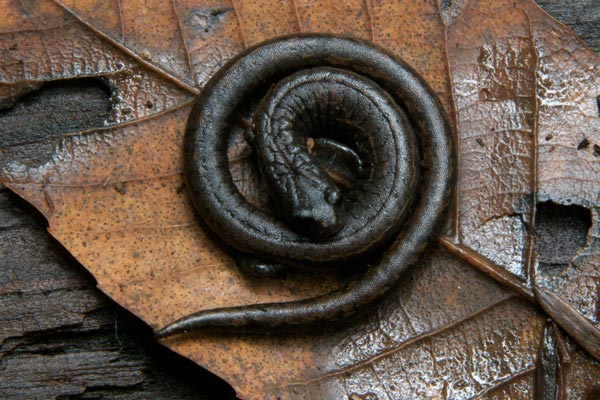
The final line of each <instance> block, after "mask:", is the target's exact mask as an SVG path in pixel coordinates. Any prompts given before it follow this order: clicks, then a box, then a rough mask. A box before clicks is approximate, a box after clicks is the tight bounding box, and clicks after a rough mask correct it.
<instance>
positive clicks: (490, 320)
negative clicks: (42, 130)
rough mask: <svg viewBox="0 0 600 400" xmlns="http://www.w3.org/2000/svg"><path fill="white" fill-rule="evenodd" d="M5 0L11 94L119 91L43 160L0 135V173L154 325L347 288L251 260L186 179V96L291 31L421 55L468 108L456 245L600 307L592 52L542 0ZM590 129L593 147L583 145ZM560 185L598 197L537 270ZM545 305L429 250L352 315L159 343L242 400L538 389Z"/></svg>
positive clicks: (446, 90)
mask: <svg viewBox="0 0 600 400" xmlns="http://www.w3.org/2000/svg"><path fill="white" fill-rule="evenodd" d="M2 3H3V4H2V6H1V7H2V9H3V10H7V11H6V18H5V19H4V20H3V21H1V22H0V54H2V57H1V58H0V78H1V79H0V100H6V99H13V100H11V101H14V99H15V98H16V97H18V96H19V95H21V94H22V93H25V92H27V91H29V90H31V88H33V87H37V86H39V85H40V84H41V83H43V82H47V81H53V80H59V79H68V78H73V77H78V76H84V75H85V76H98V77H102V78H103V79H106V80H107V81H108V82H109V84H110V86H111V87H112V88H113V91H114V93H115V94H116V96H115V103H114V108H113V114H112V117H111V119H110V120H109V121H107V126H106V127H105V128H101V129H94V130H90V131H86V132H74V133H73V132H64V135H63V137H62V138H61V139H60V141H59V143H57V145H56V148H55V151H54V154H53V156H52V158H51V160H50V161H48V162H47V163H45V164H44V165H36V166H32V165H24V164H20V163H17V162H11V160H9V159H6V158H4V157H6V156H7V155H9V154H10V153H9V152H7V151H6V149H0V154H2V155H3V158H2V164H3V170H2V182H3V183H4V184H5V185H6V186H8V187H9V188H11V189H12V190H14V191H15V192H16V193H18V194H19V195H21V196H22V197H24V198H25V199H27V200H28V201H29V202H31V203H32V204H33V205H34V206H35V207H37V208H38V209H39V210H40V211H41V212H42V213H43V214H44V215H45V216H46V218H47V219H48V223H49V231H50V233H51V234H52V235H53V236H54V237H55V238H56V239H57V240H59V241H60V242H61V243H62V244H63V245H64V246H65V247H66V248H67V249H68V250H69V251H70V252H71V253H72V254H73V255H74V256H75V257H76V258H77V259H78V260H79V261H80V262H81V263H82V264H83V265H84V266H85V267H86V268H87V269H88V270H89V271H90V272H91V273H92V274H93V275H94V276H95V278H96V279H97V281H98V286H99V288H100V289H101V290H103V291H104V292H105V293H107V294H108V295H109V296H110V297H112V298H113V299H114V300H116V301H117V302H118V303H119V304H121V305H122V306H124V307H126V308H127V309H128V310H130V311H132V312H133V313H135V314H136V315H137V316H139V317H140V318H142V319H143V320H144V321H146V322H147V323H148V324H149V325H151V326H153V327H155V328H156V327H160V326H163V325H164V324H166V323H167V322H170V321H172V320H174V319H176V318H178V317H181V316H184V315H186V314H189V313H192V312H194V311H198V310H200V309H210V308H214V307H220V306H230V305H241V304H253V303H260V302H267V301H285V300H291V299H300V298H305V297H311V296H314V295H315V294H319V293H323V292H327V291H330V290H332V289H333V288H335V287H337V286H338V285H339V278H338V277H337V276H335V275H334V276H325V277H321V276H319V277H317V276H311V275H302V274H294V275H293V276H290V277H287V278H286V279H284V280H281V279H270V280H262V281H260V280H256V279H250V278H248V277H247V276H245V275H242V274H241V273H240V272H239V271H238V269H237V268H236V265H235V263H234V260H233V259H232V258H231V257H230V256H229V255H228V254H227V253H226V252H225V251H224V250H223V249H222V248H221V247H220V246H219V245H218V244H215V243H213V242H212V241H211V239H210V238H209V237H208V236H207V235H206V232H205V231H204V230H203V228H202V227H201V226H200V225H199V224H198V221H197V219H196V215H195V212H194V210H193V208H192V207H191V204H190V202H189V199H188V196H187V193H186V191H185V190H183V189H182V188H183V180H182V175H181V169H182V162H181V158H182V150H181V145H182V136H183V130H184V126H185V120H186V118H187V114H188V112H189V109H190V103H191V101H192V100H193V98H194V96H195V95H196V94H197V93H198V91H199V90H200V89H201V88H202V86H203V85H204V84H205V83H206V81H207V80H208V78H209V77H210V76H211V75H212V74H213V73H214V72H215V71H216V70H217V69H218V68H219V67H220V66H221V65H222V64H223V63H224V62H226V61H227V60H228V59H230V58H231V57H232V56H233V55H235V54H237V53H238V52H239V51H240V50H242V49H243V48H244V47H246V46H250V45H253V44H255V43H258V42H261V41H263V40H265V39H268V38H271V37H275V36H279V35H283V34H290V33H296V32H333V33H340V34H345V35H350V36H354V37H360V38H363V39H367V40H372V41H374V42H375V43H378V44H380V45H382V46H384V47H386V48H388V49H390V50H391V51H393V52H394V53H395V54H397V55H398V56H399V57H401V58H403V59H405V60H406V61H407V62H409V63H410V64H412V65H413V66H414V67H415V68H416V69H417V70H418V71H419V72H420V73H421V74H422V75H423V76H424V77H425V78H426V80H427V81H428V82H430V84H431V85H432V87H433V88H434V89H435V91H436V92H437V93H438V95H439V96H440V98H441V100H442V102H443V104H444V106H445V107H446V110H447V111H448V113H449V115H451V116H452V118H453V119H455V120H456V123H457V136H458V140H457V142H458V150H459V162H460V170H459V183H458V185H459V189H458V195H457V197H458V201H457V209H456V212H455V215H454V216H453V224H452V226H453V232H452V233H453V235H452V238H453V240H455V241H456V242H457V243H459V244H462V245H466V246H468V247H470V248H472V249H474V250H476V251H478V252H480V253H481V254H483V255H485V256H486V257H488V258H489V259H491V260H492V261H494V262H495V263H496V264H498V265H500V266H502V267H503V268H505V270H506V272H508V273H510V274H512V275H513V276H514V277H515V279H519V280H521V281H522V283H523V285H529V286H531V284H532V282H536V283H537V284H538V285H540V286H544V287H547V288H549V289H552V290H554V291H555V292H556V293H557V294H559V295H561V296H562V297H564V298H565V299H566V300H567V301H569V302H570V304H571V305H572V306H573V307H574V308H576V309H577V310H578V311H579V312H580V313H581V314H583V315H584V316H586V317H587V318H588V319H590V320H592V321H593V322H595V323H596V324H598V323H599V322H600V321H599V318H600V313H599V312H598V290H599V288H598V283H599V279H598V278H599V277H600V271H599V270H598V266H599V265H600V262H599V261H600V256H599V254H600V251H599V248H598V246H599V244H598V243H597V242H598V241H597V240H595V238H598V237H599V236H600V230H599V229H600V228H599V227H600V225H599V223H598V207H599V204H598V203H599V202H600V196H599V194H598V193H599V192H600V190H599V189H600V188H599V187H598V182H599V179H598V177H599V174H600V170H599V169H600V164H599V163H598V161H597V160H598V159H597V155H595V154H594V151H593V148H594V146H593V145H594V144H599V145H600V137H599V132H600V129H598V128H599V125H600V119H599V118H598V109H597V104H596V96H597V93H594V90H595V89H596V88H597V87H598V86H599V85H598V80H599V75H598V72H597V69H598V68H599V65H600V62H599V61H600V60H599V58H598V56H597V55H596V54H594V53H593V52H592V51H590V50H589V49H587V48H585V46H583V45H582V44H581V43H580V42H579V41H578V40H577V39H576V38H575V37H574V36H573V34H572V33H571V32H570V31H569V30H568V29H567V28H565V27H563V26H562V25H560V24H558V23H557V22H556V21H554V20H552V19H551V18H549V17H548V16H547V15H545V14H544V13H543V12H541V11H540V10H539V9H538V8H537V6H535V5H534V4H533V3H531V2H530V1H528V0H516V1H514V0H511V1H505V0H500V1H495V2H494V3H493V4H489V2H478V1H475V0H470V1H468V0H464V1H461V2H454V4H453V6H452V8H450V9H448V10H446V11H444V12H441V10H440V8H439V5H438V3H437V1H435V0H428V1H423V2H419V3H415V2H409V1H405V0H400V1H387V0H363V1H354V0H352V1H346V2H335V1H329V0H316V1H315V0H311V1H305V0H295V1H293V0H282V1H277V2H273V1H265V0H235V1H233V2H229V1H225V0H211V1H205V0H199V1H186V0H174V1H173V2H161V1H158V0H151V1H146V2H144V3H138V2H117V3H116V4H117V5H106V3H104V2H100V1H95V0H82V1H76V0H71V1H66V2H60V1H51V0H40V1H33V2H25V3H24V2H20V1H16V0H4V1H3V2H2ZM15 43H17V44H22V43H27V46H22V45H21V46H17V47H16V48H15V46H14V44H15ZM584 139H586V140H588V141H589V143H592V145H591V146H587V147H583V148H581V147H580V146H579V145H580V143H581V142H582V140H584ZM24 146H27V145H24ZM238 156H239V157H238ZM246 156H247V154H246V155H245V153H244V148H243V146H242V145H240V146H234V148H232V149H231V153H230V157H231V159H232V161H231V163H232V166H231V169H232V172H233V173H234V174H235V176H236V177H237V178H239V180H240V183H239V187H240V190H243V191H247V193H249V194H250V195H252V191H253V190H254V191H256V189H252V188H251V183H252V182H253V179H252V175H251V174H250V173H249V172H248V169H247V168H245V167H244V163H243V162H241V163H240V162H238V161H234V160H243V159H244V157H246ZM549 200H551V201H553V202H555V203H557V204H579V205H581V206H583V207H585V208H587V209H590V210H592V213H591V217H592V221H593V223H592V226H591V228H590V229H589V232H588V233H587V235H586V245H585V247H584V248H582V249H581V250H580V251H578V252H577V254H576V255H574V257H573V259H572V260H568V262H567V263H566V267H565V268H564V269H563V270H561V271H560V273H555V274H547V273H546V272H547V271H544V269H543V268H541V267H540V265H541V264H540V262H539V261H538V258H539V257H538V256H539V255H538V254H537V253H536V247H535V241H534V235H533V232H534V231H535V221H536V210H537V204H538V203H539V202H541V201H549ZM256 201H257V202H260V201H261V199H257V200H256ZM545 321H546V317H545V316H544V314H543V313H542V312H541V311H540V309H538V308H536V307H533V306H531V305H530V304H528V303H525V302H523V301H522V300H519V299H517V298H516V297H515V296H514V295H513V294H512V293H511V292H509V291H508V290H506V289H503V288H501V287H499V286H498V285H497V284H496V283H494V282H493V281H492V280H490V279H489V278H488V277H486V276H484V275H482V274H480V273H478V272H476V271H474V270H472V269H471V268H470V267H469V266H467V265H466V264H465V263H464V262H462V261H460V260H458V259H456V258H454V257H452V256H450V255H448V254H447V253H445V251H444V250H442V249H438V248H433V249H432V250H431V252H430V254H429V255H427V256H426V257H424V258H423V260H421V262H420V263H419V265H418V266H416V267H415V268H414V271H413V273H412V275H411V276H410V277H409V278H408V280H407V281H406V282H404V283H403V284H402V285H401V286H400V287H398V288H397V290H396V291H394V292H393V293H392V294H391V295H390V296H389V297H388V298H387V299H386V300H385V302H384V303H383V304H381V305H380V306H379V307H378V308H377V310H376V311H375V312H373V313H372V314H371V315H370V316H369V317H368V318H365V319H364V320H363V321H361V322H359V323H358V324H357V325H355V326H352V327H351V328H349V329H344V330H337V331H335V330H321V329H319V330H317V331H315V332H308V333H307V332H303V333H298V334H293V333H290V334H285V335H275V336H268V337H264V336H257V335H228V336H223V335H210V334H195V335H190V336H184V337H177V338H170V339H168V340H165V342H164V343H165V345H167V346H168V347H170V348H171V349H173V350H174V351H176V352H178V353H180V354H182V355H184V356H186V357H189V358H190V359H192V360H194V361H195V362H197V363H198V364H200V365H202V366H204V367H206V368H208V369H210V370H211V371H213V372H214V373H216V374H217V375H219V376H221V377H223V378H224V379H226V380H227V381H228V382H229V383H231V384H232V385H233V386H234V388H235V389H236V391H237V392H238V394H239V396H240V397H241V398H248V399H261V398H272V399H287V398H289V399H302V398H304V399H315V398H324V399H338V398H348V399H398V398H411V399H416V398H448V399H458V398H460V399H462V398H482V399H483V398H499V399H502V398H505V399H514V398H523V399H529V398H532V396H533V393H534V389H533V388H534V387H535V376H536V373H535V369H536V359H537V355H538V347H539V345H540V342H541V338H542V336H543V332H544V328H545ZM564 340H565V341H569V339H568V338H567V339H564ZM565 346H566V347H568V349H569V351H570V352H571V353H572V354H571V360H572V363H571V364H570V365H572V366H575V365H576V367H571V368H570V369H569V370H566V369H565V370H563V372H561V373H563V374H564V377H565V378H564V381H565V382H568V385H569V388H573V389H571V390H572V391H573V393H584V392H585V393H587V392H588V391H589V390H590V389H589V388H592V387H593V386H594V385H598V384H600V381H599V380H598V371H599V370H598V367H599V365H598V364H597V362H595V361H593V360H591V359H590V358H589V356H587V355H586V354H584V353H583V352H581V350H580V349H579V348H577V347H576V346H575V345H573V344H572V343H570V342H568V343H567V344H566V345H565ZM582 395H583V394H582Z"/></svg>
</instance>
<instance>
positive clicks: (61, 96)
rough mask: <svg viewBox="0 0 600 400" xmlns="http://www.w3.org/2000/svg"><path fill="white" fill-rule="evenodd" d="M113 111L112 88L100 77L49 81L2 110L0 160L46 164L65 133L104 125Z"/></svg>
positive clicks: (33, 164) (0, 111)
mask: <svg viewBox="0 0 600 400" xmlns="http://www.w3.org/2000/svg"><path fill="white" fill-rule="evenodd" d="M110 112H111V91H110V88H109V87H108V85H107V84H106V83H104V82H103V81H101V80H99V79H93V78H83V79H71V80H60V81H53V82H49V83H46V84H44V85H43V86H42V87H41V88H39V89H37V90H34V91H32V92H29V93H27V94H25V95H23V96H21V97H20V98H19V100H18V101H17V102H15V103H14V104H13V105H12V106H11V107H10V108H6V109H4V110H0V159H1V160H2V161H3V162H6V163H9V162H14V161H19V162H21V163H23V164H26V165H30V166H35V165H40V164H43V163H45V162H46V161H47V160H48V159H49V158H50V157H51V156H52V152H53V150H54V146H55V145H56V139H58V138H59V137H60V136H61V135H62V134H65V133H70V132H79V131H84V130H88V129H92V128H99V127H102V126H103V125H104V123H105V121H106V120H108V119H109V117H110ZM52 139H55V140H52Z"/></svg>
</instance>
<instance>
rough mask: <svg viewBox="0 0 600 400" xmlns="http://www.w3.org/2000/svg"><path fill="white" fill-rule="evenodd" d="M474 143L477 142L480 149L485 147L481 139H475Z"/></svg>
mask: <svg viewBox="0 0 600 400" xmlns="http://www.w3.org/2000/svg"><path fill="white" fill-rule="evenodd" d="M475 141H476V142H477V144H478V145H480V146H481V147H484V146H485V142H484V141H483V139H482V138H477V139H475Z"/></svg>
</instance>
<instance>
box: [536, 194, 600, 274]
mask: <svg viewBox="0 0 600 400" xmlns="http://www.w3.org/2000/svg"><path fill="white" fill-rule="evenodd" d="M591 226H592V215H591V212H590V210H588V209H587V208H585V207H581V206H578V205H568V206H566V205H561V204H557V203H554V202H543V203H538V205H537V213H536V217H535V246H536V249H537V252H538V260H539V262H540V267H541V268H542V269H543V268H553V267H556V266H562V265H565V264H568V263H569V262H571V260H572V259H573V257H575V254H576V253H577V251H578V250H579V249H581V248H583V247H584V246H585V244H586V240H587V235H588V230H589V229H590V227H591Z"/></svg>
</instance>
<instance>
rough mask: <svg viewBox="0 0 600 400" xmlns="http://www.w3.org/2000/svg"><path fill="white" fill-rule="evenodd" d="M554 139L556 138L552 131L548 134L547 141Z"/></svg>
mask: <svg viewBox="0 0 600 400" xmlns="http://www.w3.org/2000/svg"><path fill="white" fill-rule="evenodd" d="M552 139H554V135H552V134H551V133H550V134H548V135H546V141H547V142H548V141H550V140H552Z"/></svg>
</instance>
